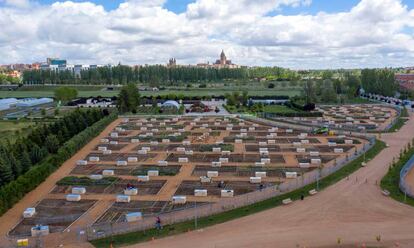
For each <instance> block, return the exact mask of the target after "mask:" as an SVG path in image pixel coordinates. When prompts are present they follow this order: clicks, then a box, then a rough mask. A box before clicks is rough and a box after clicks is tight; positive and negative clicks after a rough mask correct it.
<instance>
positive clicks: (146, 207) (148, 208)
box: [95, 201, 208, 224]
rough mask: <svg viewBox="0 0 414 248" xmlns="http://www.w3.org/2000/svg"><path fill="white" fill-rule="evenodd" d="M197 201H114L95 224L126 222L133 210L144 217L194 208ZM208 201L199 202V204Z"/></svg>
mask: <svg viewBox="0 0 414 248" xmlns="http://www.w3.org/2000/svg"><path fill="white" fill-rule="evenodd" d="M195 204H196V203H195V202H187V203H185V204H180V205H173V204H171V202H168V201H131V202H128V203H114V204H113V205H112V206H111V207H110V208H109V209H108V211H106V212H105V214H103V215H102V216H101V217H99V219H98V220H97V221H96V222H95V224H102V223H116V222H125V221H126V219H125V215H126V214H128V213H131V212H141V213H142V215H143V217H144V218H146V217H155V216H157V215H159V214H161V213H168V212H172V211H180V210H184V209H188V208H193V207H194V206H195ZM204 204H208V203H203V202H200V203H197V205H198V206H200V205H204Z"/></svg>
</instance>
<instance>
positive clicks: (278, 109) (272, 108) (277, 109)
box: [263, 105, 298, 114]
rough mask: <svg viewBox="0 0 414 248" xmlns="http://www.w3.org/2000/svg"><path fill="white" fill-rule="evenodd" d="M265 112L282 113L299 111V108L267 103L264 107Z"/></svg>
mask: <svg viewBox="0 0 414 248" xmlns="http://www.w3.org/2000/svg"><path fill="white" fill-rule="evenodd" d="M263 112H266V113H271V114H280V113H297V112H298V110H296V109H292V108H289V107H287V106H285V105H266V106H265V107H264V108H263Z"/></svg>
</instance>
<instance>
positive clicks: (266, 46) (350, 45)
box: [0, 0, 414, 68]
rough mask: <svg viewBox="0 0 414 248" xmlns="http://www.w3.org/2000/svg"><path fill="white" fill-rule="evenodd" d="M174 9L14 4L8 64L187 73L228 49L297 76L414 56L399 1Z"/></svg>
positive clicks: (8, 22)
mask: <svg viewBox="0 0 414 248" xmlns="http://www.w3.org/2000/svg"><path fill="white" fill-rule="evenodd" d="M4 1H5V0H3V2H4ZM0 2H1V0H0ZM165 2H166V1H165V0H129V1H126V2H124V3H122V4H120V6H119V7H118V8H117V9H115V10H112V11H106V10H105V9H104V8H103V7H102V6H100V5H97V4H94V3H91V2H83V3H77V2H71V1H66V2H56V3H54V4H52V5H40V4H38V3H33V2H29V1H22V0H20V1H12V0H6V1H5V3H6V4H5V5H3V7H0V26H1V27H2V31H1V32H0V63H14V62H33V61H42V60H44V59H45V57H48V56H60V57H63V58H67V59H68V60H69V61H70V62H72V63H102V64H106V63H118V62H119V61H121V62H122V63H127V64H144V63H165V62H166V61H167V60H168V58H169V57H176V58H177V59H178V62H179V63H182V64H188V63H197V62H205V61H210V62H211V61H214V60H215V59H216V58H217V56H218V54H219V52H220V51H221V49H225V51H226V53H227V55H228V57H230V59H232V60H233V61H234V62H236V63H239V64H245V65H279V66H287V67H293V68H328V67H365V66H369V67H374V66H378V67H379V66H398V65H408V64H409V63H410V62H411V61H413V57H414V55H413V53H414V33H413V27H414V10H410V9H408V8H407V7H406V6H404V5H403V4H402V2H401V1H400V0H361V2H360V3H358V4H357V5H356V6H354V7H353V8H352V9H351V10H350V11H348V12H341V13H330V14H328V13H323V12H320V13H318V14H315V15H304V14H303V15H291V16H287V15H283V7H284V6H292V7H295V6H296V7H297V6H299V5H309V4H311V1H310V0H261V1H251V0H233V1H228V0H197V1H195V2H194V3H191V4H189V5H188V6H187V10H186V12H185V13H182V14H175V13H173V12H171V11H169V10H167V9H166V8H165V7H164V5H165ZM28 6H30V8H28ZM270 13H279V14H278V15H275V16H270V15H269V14H270Z"/></svg>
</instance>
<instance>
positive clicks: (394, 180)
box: [381, 148, 414, 206]
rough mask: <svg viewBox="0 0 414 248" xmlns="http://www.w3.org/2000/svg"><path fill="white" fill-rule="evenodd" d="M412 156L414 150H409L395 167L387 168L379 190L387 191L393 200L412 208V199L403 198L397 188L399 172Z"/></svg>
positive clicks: (413, 204) (413, 200)
mask: <svg viewBox="0 0 414 248" xmlns="http://www.w3.org/2000/svg"><path fill="white" fill-rule="evenodd" d="M412 156H414V148H411V149H410V150H409V151H408V152H407V153H405V154H403V156H402V157H401V158H400V159H399V160H398V161H397V162H396V163H395V165H394V166H392V167H390V168H389V170H388V173H387V174H386V175H385V176H384V177H383V178H382V180H381V188H382V189H386V190H388V191H389V192H390V193H391V194H390V196H391V197H392V198H393V199H394V200H396V201H399V202H404V203H406V204H408V205H411V206H414V199H413V198H410V197H408V196H407V198H405V196H404V193H403V192H402V191H401V190H400V187H399V183H400V172H401V170H402V168H403V167H404V165H405V164H406V163H407V162H408V160H410V158H411V157H412Z"/></svg>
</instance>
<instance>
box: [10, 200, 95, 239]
mask: <svg viewBox="0 0 414 248" xmlns="http://www.w3.org/2000/svg"><path fill="white" fill-rule="evenodd" d="M95 202H96V201H94V200H81V201H79V202H68V201H66V200H58V199H57V200H55V199H44V200H42V201H41V202H40V203H39V204H38V205H37V206H36V213H35V215H34V216H33V217H31V218H24V219H22V221H21V222H20V223H19V224H18V225H17V226H16V227H15V228H13V229H12V230H11V231H10V233H9V235H10V236H19V237H21V236H30V235H31V231H30V230H31V228H32V227H34V226H36V225H48V226H49V231H50V232H52V233H53V232H62V231H63V230H65V229H66V228H67V227H68V226H69V225H70V224H72V223H73V222H74V221H76V220H77V219H78V218H79V217H80V216H81V215H82V214H84V213H85V212H86V211H88V209H89V208H91V207H92V206H93V205H94V204H95Z"/></svg>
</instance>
